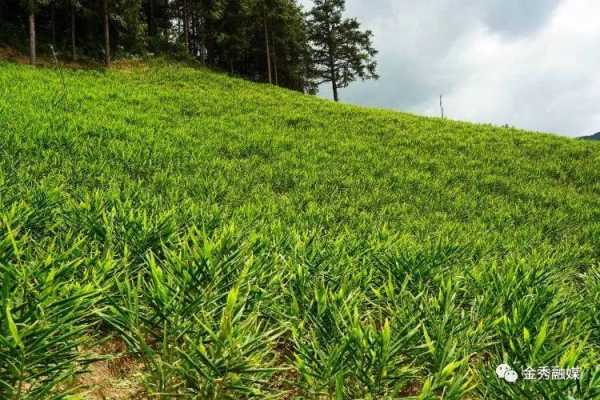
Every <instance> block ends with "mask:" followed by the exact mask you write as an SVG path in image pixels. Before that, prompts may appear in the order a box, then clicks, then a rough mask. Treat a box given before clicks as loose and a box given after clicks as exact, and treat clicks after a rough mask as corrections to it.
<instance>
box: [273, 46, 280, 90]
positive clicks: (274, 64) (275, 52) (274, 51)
mask: <svg viewBox="0 0 600 400" xmlns="http://www.w3.org/2000/svg"><path fill="white" fill-rule="evenodd" d="M273 70H274V71H275V85H277V86H279V74H278V71H277V50H276V49H275V48H273Z"/></svg>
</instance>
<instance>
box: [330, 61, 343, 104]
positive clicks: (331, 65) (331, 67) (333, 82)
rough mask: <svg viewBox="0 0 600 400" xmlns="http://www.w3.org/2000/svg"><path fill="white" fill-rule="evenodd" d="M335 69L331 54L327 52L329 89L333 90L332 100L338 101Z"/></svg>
mask: <svg viewBox="0 0 600 400" xmlns="http://www.w3.org/2000/svg"><path fill="white" fill-rule="evenodd" d="M336 72H337V71H336V69H335V59H334V57H333V52H332V51H331V50H330V51H329V73H330V74H331V87H332V88H333V100H335V101H340V98H339V96H338V84H337V73H336Z"/></svg>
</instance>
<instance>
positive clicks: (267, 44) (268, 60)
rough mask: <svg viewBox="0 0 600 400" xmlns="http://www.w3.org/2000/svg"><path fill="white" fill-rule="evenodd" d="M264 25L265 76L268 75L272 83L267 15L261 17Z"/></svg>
mask: <svg viewBox="0 0 600 400" xmlns="http://www.w3.org/2000/svg"><path fill="white" fill-rule="evenodd" d="M263 21H264V25H265V49H266V53H267V76H268V77H269V83H271V84H272V83H273V74H272V72H271V49H270V46H269V30H268V28H267V17H266V16H265V17H263Z"/></svg>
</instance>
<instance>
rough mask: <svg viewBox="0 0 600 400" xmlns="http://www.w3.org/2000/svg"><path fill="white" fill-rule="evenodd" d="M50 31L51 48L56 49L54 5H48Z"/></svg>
mask: <svg viewBox="0 0 600 400" xmlns="http://www.w3.org/2000/svg"><path fill="white" fill-rule="evenodd" d="M50 29H51V30H52V46H54V47H55V48H56V5H55V4H54V2H52V4H51V5H50Z"/></svg>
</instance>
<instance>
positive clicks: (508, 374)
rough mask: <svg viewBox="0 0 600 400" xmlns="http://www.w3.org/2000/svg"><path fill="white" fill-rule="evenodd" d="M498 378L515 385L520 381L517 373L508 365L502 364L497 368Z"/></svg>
mask: <svg viewBox="0 0 600 400" xmlns="http://www.w3.org/2000/svg"><path fill="white" fill-rule="evenodd" d="M496 375H498V378H500V379H504V380H505V381H506V382H508V383H515V382H516V381H517V379H519V374H517V371H515V370H513V369H512V368H511V366H510V365H508V364H500V365H498V366H497V367H496Z"/></svg>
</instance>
